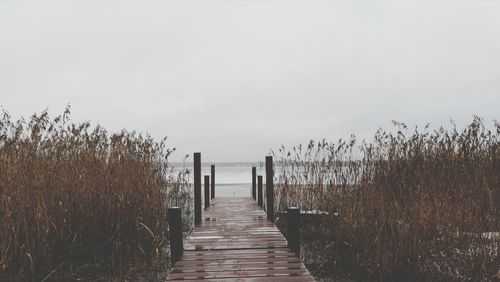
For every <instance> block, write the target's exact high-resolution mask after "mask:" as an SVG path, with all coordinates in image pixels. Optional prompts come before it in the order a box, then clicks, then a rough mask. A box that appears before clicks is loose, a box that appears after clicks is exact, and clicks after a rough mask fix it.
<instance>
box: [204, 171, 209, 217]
mask: <svg viewBox="0 0 500 282" xmlns="http://www.w3.org/2000/svg"><path fill="white" fill-rule="evenodd" d="M208 207H210V175H205V209H206V208H208Z"/></svg>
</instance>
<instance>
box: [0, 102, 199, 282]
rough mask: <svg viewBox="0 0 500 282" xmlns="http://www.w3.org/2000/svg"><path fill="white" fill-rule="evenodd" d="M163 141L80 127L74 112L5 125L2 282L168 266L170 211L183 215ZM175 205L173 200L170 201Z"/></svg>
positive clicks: (0, 187)
mask: <svg viewBox="0 0 500 282" xmlns="http://www.w3.org/2000/svg"><path fill="white" fill-rule="evenodd" d="M173 150H174V149H170V148H167V146H166V139H162V140H160V141H155V140H154V139H153V138H151V137H150V136H148V135H142V134H137V133H135V132H133V131H132V132H129V131H125V130H123V131H121V132H118V133H112V134H110V133H108V132H107V131H106V130H105V129H104V128H102V127H101V126H91V124H90V123H88V122H83V123H75V122H73V121H71V119H70V109H69V107H68V108H67V109H66V111H65V112H64V113H63V114H62V115H59V116H57V117H55V118H51V117H50V116H49V114H48V113H47V111H43V112H41V113H40V114H34V115H33V116H32V117H31V118H29V119H27V120H25V119H24V118H21V119H19V120H14V119H13V118H12V117H11V116H10V115H9V114H8V113H7V112H6V111H5V110H2V113H1V117H0V280H1V281H58V280H60V281H68V280H74V279H77V278H78V279H98V278H99V277H101V279H102V276H101V275H105V276H106V277H108V278H106V279H109V280H111V279H113V278H112V277H126V275H128V274H130V272H131V271H133V269H134V268H135V267H137V266H138V265H143V266H145V267H148V268H154V269H161V268H163V267H165V264H166V260H165V257H167V256H168V254H167V253H166V252H165V244H166V242H165V241H166V240H165V237H166V235H167V234H166V214H165V213H166V208H167V207H168V205H170V204H175V205H180V206H186V205H188V203H189V200H188V198H189V197H190V195H189V192H188V190H187V189H186V185H188V184H187V183H188V181H187V180H186V177H188V174H187V173H184V172H181V173H179V174H178V175H174V174H173V173H172V171H173V170H172V168H171V167H170V166H169V165H168V157H169V155H170V154H171V153H172V152H173ZM174 198H175V200H173V199H174Z"/></svg>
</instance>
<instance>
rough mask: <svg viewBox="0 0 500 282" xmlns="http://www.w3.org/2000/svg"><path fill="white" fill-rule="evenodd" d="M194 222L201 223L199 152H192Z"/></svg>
mask: <svg viewBox="0 0 500 282" xmlns="http://www.w3.org/2000/svg"><path fill="white" fill-rule="evenodd" d="M194 224H195V225H199V224H201V153H194Z"/></svg>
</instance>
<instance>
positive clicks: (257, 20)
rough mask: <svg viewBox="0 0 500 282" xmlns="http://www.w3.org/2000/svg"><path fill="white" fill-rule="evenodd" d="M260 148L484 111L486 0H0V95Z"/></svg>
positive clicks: (489, 45)
mask: <svg viewBox="0 0 500 282" xmlns="http://www.w3.org/2000/svg"><path fill="white" fill-rule="evenodd" d="M68 103H70V104H71V106H72V112H73V119H74V120H76V121H84V120H90V121H91V122H93V123H99V124H101V125H103V126H104V127H106V128H108V129H109V130H111V131H116V130H119V129H121V128H127V129H130V130H137V131H142V132H149V133H150V134H151V135H153V136H155V137H158V138H160V137H163V136H168V137H169V144H170V145H171V146H172V147H177V150H178V153H177V154H176V155H175V156H174V159H173V160H181V159H182V156H183V155H184V154H186V153H192V152H194V151H201V152H202V153H203V155H202V158H203V160H206V161H256V160H261V159H262V160H263V158H264V156H265V155H266V153H268V151H269V149H270V148H275V149H276V148H278V147H279V145H281V144H286V145H293V144H297V143H299V142H307V141H308V140H309V139H311V138H313V139H321V138H323V137H324V138H327V139H331V140H337V139H338V138H340V137H348V136H349V135H350V134H351V133H354V134H356V135H357V136H359V137H365V138H370V137H371V136H372V135H373V134H374V133H375V131H376V130H377V129H378V128H379V127H383V128H390V127H391V123H390V121H391V120H393V119H394V120H398V121H402V122H406V123H407V124H409V125H421V126H423V125H425V124H426V123H428V122H429V123H430V124H431V127H433V126H434V127H438V126H440V125H447V124H448V120H449V117H452V118H453V119H454V120H455V121H456V122H457V124H458V125H460V126H462V125H464V124H466V123H467V122H469V121H471V119H472V115H473V114H478V115H480V116H481V117H483V118H484V119H485V121H486V123H487V124H488V125H491V124H492V120H493V119H500V1H440V0H433V1H396V0H395V1H345V2H344V1H309V0H307V1H264V0H256V1H126V0H124V1H119V0H114V1H71V0H66V1H42V0H39V1H32V2H31V1H0V105H2V106H3V107H4V108H5V109H6V110H7V111H9V112H10V113H11V114H13V115H14V116H16V117H17V116H20V115H25V116H28V115H31V114H32V113H34V112H39V111H41V110H42V109H44V108H47V107H48V108H49V110H50V112H51V113H52V114H53V115H56V114H59V113H61V112H62V111H63V110H64V107H65V105H66V104H68Z"/></svg>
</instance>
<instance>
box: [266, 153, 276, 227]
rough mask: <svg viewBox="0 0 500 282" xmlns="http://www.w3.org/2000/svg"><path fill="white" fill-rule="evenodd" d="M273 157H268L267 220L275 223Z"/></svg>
mask: <svg viewBox="0 0 500 282" xmlns="http://www.w3.org/2000/svg"><path fill="white" fill-rule="evenodd" d="M273 177H274V172H273V157H272V156H267V157H266V204H267V205H266V211H267V219H269V220H270V221H272V222H274V184H273Z"/></svg>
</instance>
